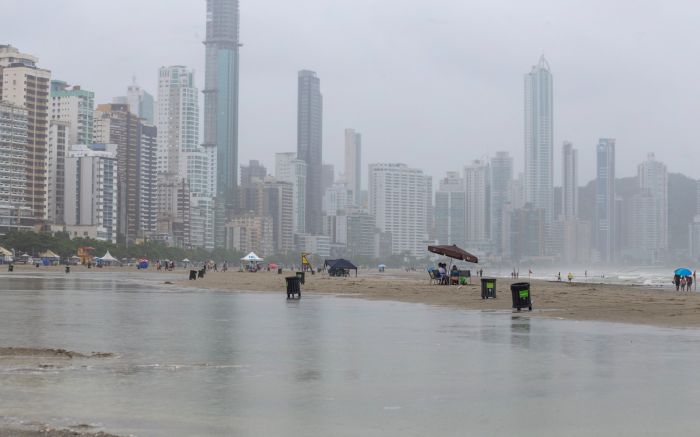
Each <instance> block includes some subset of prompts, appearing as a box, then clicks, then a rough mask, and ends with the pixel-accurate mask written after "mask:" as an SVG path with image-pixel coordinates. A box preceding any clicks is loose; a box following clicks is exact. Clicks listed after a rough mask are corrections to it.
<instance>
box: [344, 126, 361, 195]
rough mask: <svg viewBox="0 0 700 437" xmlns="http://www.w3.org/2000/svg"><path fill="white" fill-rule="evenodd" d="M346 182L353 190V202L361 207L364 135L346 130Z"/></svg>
mask: <svg viewBox="0 0 700 437" xmlns="http://www.w3.org/2000/svg"><path fill="white" fill-rule="evenodd" d="M345 182H346V183H347V185H348V188H349V189H350V190H352V202H353V204H354V205H357V206H359V205H360V195H361V192H362V135H361V134H360V133H359V132H355V129H345Z"/></svg>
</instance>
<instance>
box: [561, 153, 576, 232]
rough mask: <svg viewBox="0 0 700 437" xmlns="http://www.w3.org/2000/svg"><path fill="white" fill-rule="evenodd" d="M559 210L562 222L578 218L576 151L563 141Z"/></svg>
mask: <svg viewBox="0 0 700 437" xmlns="http://www.w3.org/2000/svg"><path fill="white" fill-rule="evenodd" d="M561 161H562V162H561V178H562V189H561V209H562V216H563V218H564V220H575V219H576V218H578V150H576V149H574V146H573V144H571V143H570V142H568V141H565V142H564V144H562V147H561Z"/></svg>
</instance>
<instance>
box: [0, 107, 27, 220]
mask: <svg viewBox="0 0 700 437" xmlns="http://www.w3.org/2000/svg"><path fill="white" fill-rule="evenodd" d="M27 113H28V111H27V110H26V109H24V107H22V106H16V105H12V104H10V103H6V102H2V101H0V180H1V181H2V183H0V205H1V206H2V208H3V209H8V210H10V209H12V210H17V211H20V210H25V212H26V208H28V207H29V202H27V196H28V194H29V193H28V191H29V179H28V178H29V175H28V172H27V164H28V162H29V160H28V155H29V148H28V147H27V130H28V126H29V120H28V119H27ZM10 215H12V214H11V213H10ZM14 216H15V217H16V214H15V215H14ZM0 218H3V219H4V218H5V217H4V216H2V217H0ZM0 229H2V230H4V229H5V227H4V226H1V225H0Z"/></svg>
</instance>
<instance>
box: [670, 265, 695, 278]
mask: <svg viewBox="0 0 700 437" xmlns="http://www.w3.org/2000/svg"><path fill="white" fill-rule="evenodd" d="M673 274H674V275H678V276H693V272H692V271H690V269H689V268H686V267H681V268H680V269H676V270H675V271H674V272H673Z"/></svg>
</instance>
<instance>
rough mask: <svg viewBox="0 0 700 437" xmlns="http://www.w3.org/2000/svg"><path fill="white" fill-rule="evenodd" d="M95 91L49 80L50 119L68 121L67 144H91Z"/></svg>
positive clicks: (60, 81)
mask: <svg viewBox="0 0 700 437" xmlns="http://www.w3.org/2000/svg"><path fill="white" fill-rule="evenodd" d="M94 110H95V93H94V92H92V91H88V90H84V89H82V88H81V87H80V86H77V85H76V86H72V87H71V86H68V84H67V83H66V82H64V81H62V80H52V81H51V119H52V120H60V121H64V122H67V123H69V125H68V140H67V141H68V144H70V145H73V144H92V124H93V111H94Z"/></svg>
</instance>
